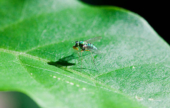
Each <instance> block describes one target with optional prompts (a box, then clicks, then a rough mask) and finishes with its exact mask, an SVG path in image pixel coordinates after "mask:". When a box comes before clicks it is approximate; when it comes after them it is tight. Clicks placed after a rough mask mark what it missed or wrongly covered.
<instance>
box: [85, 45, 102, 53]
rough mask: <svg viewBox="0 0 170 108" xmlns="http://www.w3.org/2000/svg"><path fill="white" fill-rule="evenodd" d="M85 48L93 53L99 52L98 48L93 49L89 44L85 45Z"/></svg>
mask: <svg viewBox="0 0 170 108" xmlns="http://www.w3.org/2000/svg"><path fill="white" fill-rule="evenodd" d="M85 48H86V49H87V50H89V51H91V52H93V53H96V54H99V53H100V51H99V50H98V49H94V48H93V47H91V46H85Z"/></svg>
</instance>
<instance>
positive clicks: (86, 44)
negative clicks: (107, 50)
mask: <svg viewBox="0 0 170 108" xmlns="http://www.w3.org/2000/svg"><path fill="white" fill-rule="evenodd" d="M101 38H102V37H101V36H98V37H94V38H91V39H88V40H86V41H76V42H75V45H74V46H73V49H75V50H79V48H80V49H81V56H82V52H84V51H90V53H91V56H92V59H93V63H94V65H95V67H96V69H97V70H98V68H97V66H96V64H95V61H94V57H93V55H92V52H94V53H95V52H98V49H97V47H96V46H94V45H93V44H91V42H95V41H98V40H100V39H101ZM78 55H79V52H78ZM79 57H80V55H79ZM81 68H82V60H81Z"/></svg>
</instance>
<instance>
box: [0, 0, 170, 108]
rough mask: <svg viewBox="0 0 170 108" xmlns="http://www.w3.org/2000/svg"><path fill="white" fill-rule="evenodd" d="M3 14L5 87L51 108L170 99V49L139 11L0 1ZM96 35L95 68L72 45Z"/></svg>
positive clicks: (71, 1) (52, 0)
mask: <svg viewBox="0 0 170 108" xmlns="http://www.w3.org/2000/svg"><path fill="white" fill-rule="evenodd" d="M0 19H1V20H0V82H1V83H0V90H1V91H19V92H22V93H25V94H27V95H28V96H30V97H31V98H32V99H33V100H34V101H35V102H37V103H38V105H39V106H40V107H46V108H54V107H57V108H133V107H134V108H144V107H146V108H149V107H152V108H156V107H158V108H160V107H169V106H170V104H169V103H170V98H169V96H170V95H169V92H170V85H169V83H170V79H169V75H170V73H169V71H170V57H169V54H170V48H169V45H168V44H167V43H166V42H165V41H163V40H162V39H161V38H160V37H159V36H158V34H157V33H156V32H155V31H154V30H153V29H152V28H151V27H150V26H149V25H148V23H147V22H146V21H145V20H144V19H143V18H141V17H140V16H138V15H136V14H134V13H132V12H130V11H127V10H124V9H121V8H118V7H107V6H105V7H96V6H89V5H87V4H84V3H82V2H81V1H76V0H48V1H47V0H0ZM96 36H102V39H101V41H100V42H98V41H97V42H94V43H93V44H94V45H95V46H96V47H97V48H98V50H99V52H100V53H93V57H94V60H95V64H96V67H95V65H94V63H93V60H92V56H91V54H90V52H83V53H82V56H81V52H76V51H74V50H73V48H72V47H73V46H74V45H75V41H83V40H88V39H91V38H94V37H96ZM78 53H79V55H80V56H81V57H79V56H78ZM97 68H98V70H97Z"/></svg>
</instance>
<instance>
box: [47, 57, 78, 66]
mask: <svg viewBox="0 0 170 108" xmlns="http://www.w3.org/2000/svg"><path fill="white" fill-rule="evenodd" d="M75 58H76V57H75V56H74V54H71V55H69V56H66V57H63V58H61V59H59V60H58V61H55V62H48V64H49V65H53V66H56V67H59V68H60V67H63V66H66V67H67V66H72V65H75V63H69V61H70V60H72V59H75Z"/></svg>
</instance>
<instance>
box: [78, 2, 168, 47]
mask: <svg viewBox="0 0 170 108" xmlns="http://www.w3.org/2000/svg"><path fill="white" fill-rule="evenodd" d="M81 1H82V2H84V3H87V4H90V5H99V6H108V5H109V6H117V7H121V8H124V9H127V10H130V11H132V12H135V13H137V14H139V15H140V16H142V17H143V18H144V19H145V20H146V21H147V22H148V23H149V24H150V25H151V26H152V28H153V29H154V30H155V31H156V32H157V33H158V34H159V35H160V36H161V37H162V38H163V39H164V40H165V41H166V42H167V43H168V44H169V45H170V38H169V33H168V31H170V30H169V29H170V27H169V24H170V15H169V14H170V8H169V7H170V6H169V5H170V4H169V3H168V0H167V1H165V0H162V1H160V0H159V1H158V0H115V1H114V0H81Z"/></svg>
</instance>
